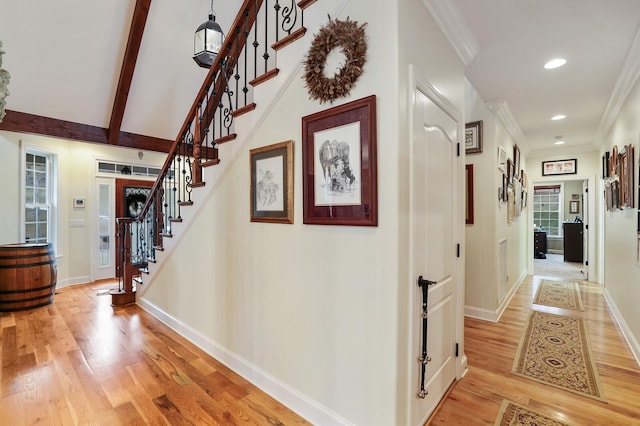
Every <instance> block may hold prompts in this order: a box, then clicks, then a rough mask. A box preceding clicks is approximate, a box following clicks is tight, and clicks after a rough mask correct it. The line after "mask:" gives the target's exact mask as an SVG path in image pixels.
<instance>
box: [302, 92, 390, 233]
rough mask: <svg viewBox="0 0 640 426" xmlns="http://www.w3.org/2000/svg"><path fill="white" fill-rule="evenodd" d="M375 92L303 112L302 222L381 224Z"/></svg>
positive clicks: (359, 224) (318, 223) (319, 223)
mask: <svg viewBox="0 0 640 426" xmlns="http://www.w3.org/2000/svg"><path fill="white" fill-rule="evenodd" d="M376 144H377V140H376V97H375V95H371V96H368V97H366V98H362V99H359V100H356V101H352V102H349V103H347V104H344V105H340V106H337V107H333V108H330V109H327V110H325V111H320V112H317V113H315V114H311V115H308V116H306V117H302V191H303V199H302V203H303V222H304V223H307V224H317V225H358V226H377V225H378V183H377V158H376V157H377V156H376Z"/></svg>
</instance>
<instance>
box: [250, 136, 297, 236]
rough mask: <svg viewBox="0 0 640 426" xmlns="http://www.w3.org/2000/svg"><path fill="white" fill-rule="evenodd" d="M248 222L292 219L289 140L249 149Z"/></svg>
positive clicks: (290, 220) (290, 147) (291, 158)
mask: <svg viewBox="0 0 640 426" xmlns="http://www.w3.org/2000/svg"><path fill="white" fill-rule="evenodd" d="M249 161H250V163H251V222H271V223H293V141H285V142H280V143H276V144H273V145H269V146H263V147H261V148H255V149H252V150H250V151H249Z"/></svg>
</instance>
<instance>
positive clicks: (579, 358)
mask: <svg viewBox="0 0 640 426" xmlns="http://www.w3.org/2000/svg"><path fill="white" fill-rule="evenodd" d="M511 371H512V373H513V374H516V375H518V376H522V377H526V378H528V379H531V380H535V381H537V382H540V383H544V384H546V385H550V386H554V387H556V388H559V389H564V390H567V391H569V392H574V393H577V394H578V395H583V396H587V397H589V398H593V399H597V400H599V401H604V397H603V396H602V392H601V391H600V383H599V378H598V370H597V369H596V364H595V361H594V360H593V355H592V354H591V348H590V346H589V339H588V336H587V332H586V328H585V324H584V320H582V319H580V318H573V317H567V316H563V315H554V314H548V313H545V312H538V311H532V312H531V315H530V316H529V321H528V323H527V326H526V329H525V332H524V334H523V336H522V339H521V340H520V344H519V345H518V352H517V353H516V359H515V361H514V363H513V369H512V370H511Z"/></svg>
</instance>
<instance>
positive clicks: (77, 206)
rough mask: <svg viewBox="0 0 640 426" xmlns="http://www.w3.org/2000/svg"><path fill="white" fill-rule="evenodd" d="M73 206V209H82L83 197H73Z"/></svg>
mask: <svg viewBox="0 0 640 426" xmlns="http://www.w3.org/2000/svg"><path fill="white" fill-rule="evenodd" d="M73 208H74V209H84V198H74V199H73Z"/></svg>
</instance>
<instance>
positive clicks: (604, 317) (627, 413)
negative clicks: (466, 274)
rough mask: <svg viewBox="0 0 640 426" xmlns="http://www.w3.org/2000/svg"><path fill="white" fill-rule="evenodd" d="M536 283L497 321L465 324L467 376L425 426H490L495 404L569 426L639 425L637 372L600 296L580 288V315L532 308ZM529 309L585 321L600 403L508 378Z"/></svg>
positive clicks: (585, 285)
mask: <svg viewBox="0 0 640 426" xmlns="http://www.w3.org/2000/svg"><path fill="white" fill-rule="evenodd" d="M540 280H541V277H540V276H537V275H534V276H527V277H526V278H525V279H524V281H523V283H522V284H521V285H520V288H519V289H518V291H517V292H516V294H515V295H514V297H513V299H512V300H511V302H510V303H509V306H508V307H507V309H506V310H505V312H504V314H503V315H502V318H501V319H500V322H498V323H491V322H486V321H481V320H477V319H473V318H466V319H465V353H466V355H467V357H468V368H469V371H468V373H467V375H466V376H465V377H464V378H463V379H462V380H461V381H460V382H459V383H457V384H456V385H455V386H454V387H453V388H452V390H450V393H449V395H448V396H447V397H446V398H445V400H444V401H443V402H442V403H441V406H440V409H439V411H438V412H437V413H436V414H435V415H434V416H433V417H432V418H431V421H430V423H429V424H442V425H467V426H468V425H493V424H494V421H495V420H496V417H497V415H498V411H499V409H500V404H501V403H502V400H503V399H509V400H511V401H513V402H515V403H517V404H520V405H522V406H526V407H528V408H531V409H533V410H535V411H537V412H539V413H540V414H543V415H545V416H548V417H551V418H553V419H555V420H557V421H562V422H564V423H567V424H570V425H632V424H640V367H639V366H638V363H637V362H636V360H635V359H634V358H633V355H632V353H631V351H630V350H629V348H628V346H627V344H626V342H625V340H624V337H623V336H622V333H621V332H620V331H619V329H618V327H617V325H616V324H615V323H614V320H613V318H612V316H611V314H610V312H609V308H608V306H607V304H606V302H605V300H604V296H603V295H602V289H601V288H599V286H598V285H597V284H595V283H590V282H587V281H580V282H579V284H580V293H581V295H582V301H583V304H584V308H585V310H584V311H583V312H577V311H570V310H566V309H560V308H551V307H547V306H542V305H534V304H533V299H534V295H535V293H536V290H537V287H538V285H539V283H540ZM531 310H537V311H544V312H548V313H554V314H559V315H567V316H577V317H581V318H584V319H586V326H587V329H588V332H589V340H590V341H591V348H592V352H593V356H594V359H595V362H596V365H597V369H598V373H599V375H600V383H601V385H602V391H603V394H604V398H605V399H606V401H607V402H606V403H603V402H599V401H596V400H593V399H590V398H587V397H583V396H580V395H577V394H574V393H571V392H568V391H564V390H560V389H557V388H554V387H551V386H548V385H544V384H541V383H537V382H535V381H532V380H529V379H526V378H522V377H519V376H516V375H514V374H512V373H511V368H512V365H513V361H514V357H515V354H516V349H517V346H518V342H519V341H520V337H521V335H522V332H523V329H524V326H525V324H526V322H527V318H528V316H529V314H530V312H531Z"/></svg>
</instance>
